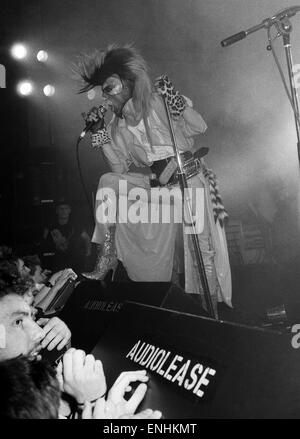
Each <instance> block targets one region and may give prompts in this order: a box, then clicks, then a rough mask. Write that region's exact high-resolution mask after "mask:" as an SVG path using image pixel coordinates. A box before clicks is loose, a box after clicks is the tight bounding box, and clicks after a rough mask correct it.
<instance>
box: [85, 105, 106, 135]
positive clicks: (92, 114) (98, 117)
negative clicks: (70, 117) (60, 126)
mask: <svg viewBox="0 0 300 439" xmlns="http://www.w3.org/2000/svg"><path fill="white" fill-rule="evenodd" d="M81 115H82V117H83V119H84V120H85V123H89V122H92V121H94V122H95V123H94V125H93V126H92V127H91V132H92V133H93V134H95V133H96V132H97V131H98V130H100V129H101V128H102V125H103V113H102V112H101V110H100V109H99V107H93V108H91V109H90V110H89V111H88V113H81Z"/></svg>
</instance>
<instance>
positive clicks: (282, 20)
mask: <svg viewBox="0 0 300 439" xmlns="http://www.w3.org/2000/svg"><path fill="white" fill-rule="evenodd" d="M298 12H300V6H292V7H290V8H286V9H284V10H283V11H281V12H279V13H277V14H276V15H274V16H273V17H271V18H267V19H265V20H263V21H262V23H260V24H259V25H257V26H253V27H252V28H250V29H247V30H246V31H242V32H239V33H238V34H235V35H232V36H231V37H229V38H226V39H225V40H223V41H222V42H221V45H222V47H227V46H229V45H231V44H234V43H236V42H237V41H240V40H242V39H244V38H246V37H247V36H248V35H249V34H251V33H253V32H256V31H258V30H260V29H262V28H265V29H267V30H268V39H269V43H270V45H269V46H268V47H267V49H268V50H272V52H273V56H274V58H275V61H276V63H277V67H278V68H279V71H280V74H281V77H282V80H283V83H284V87H285V89H286V92H287V94H288V97H289V100H290V102H291V106H292V109H293V112H294V119H295V128H296V135H297V152H298V162H299V166H300V117H299V114H300V113H299V101H298V93H297V87H296V81H295V75H294V71H293V55H292V45H291V32H292V30H293V28H292V24H291V22H290V20H289V18H290V17H293V16H294V15H296V14H297V13H298ZM273 25H275V27H276V29H277V32H278V33H277V37H280V36H282V37H283V46H284V49H285V54H286V61H287V70H288V76H289V82H290V92H289V90H288V88H287V86H286V84H285V79H284V76H283V73H282V71H281V67H280V65H279V62H278V60H277V57H276V55H275V51H274V48H273V44H272V40H271V36H270V29H271V27H272V26H273Z"/></svg>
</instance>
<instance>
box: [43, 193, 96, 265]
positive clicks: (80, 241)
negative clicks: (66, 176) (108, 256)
mask: <svg viewBox="0 0 300 439" xmlns="http://www.w3.org/2000/svg"><path fill="white" fill-rule="evenodd" d="M71 213H72V207H71V203H70V202H69V201H68V200H66V199H65V198H62V199H60V200H59V201H58V202H57V204H56V218H55V220H54V221H53V222H52V223H51V224H49V225H47V226H46V227H45V229H44V234H43V240H44V243H43V251H44V252H45V251H46V252H52V253H54V254H55V256H54V260H53V266H52V267H51V268H52V269H53V270H54V271H56V270H61V269H63V268H65V267H66V266H67V267H72V268H73V270H74V271H77V272H80V271H82V270H83V269H84V267H85V264H86V258H88V257H89V256H90V255H91V243H90V237H89V235H88V233H87V231H86V230H85V229H84V228H83V227H82V226H79V225H77V224H75V222H74V220H73V219H72V217H71Z"/></svg>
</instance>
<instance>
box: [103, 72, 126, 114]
mask: <svg viewBox="0 0 300 439" xmlns="http://www.w3.org/2000/svg"><path fill="white" fill-rule="evenodd" d="M102 95H103V97H104V100H105V102H106V103H107V104H108V105H109V106H110V107H111V109H112V111H113V112H114V113H115V114H116V115H117V116H119V117H120V116H121V115H122V110H123V107H124V105H125V104H126V102H127V101H128V100H129V99H130V98H131V91H130V88H129V86H128V85H126V83H124V82H123V81H121V79H120V77H119V76H118V75H112V76H109V77H108V78H107V79H106V81H105V82H104V84H103V85H102Z"/></svg>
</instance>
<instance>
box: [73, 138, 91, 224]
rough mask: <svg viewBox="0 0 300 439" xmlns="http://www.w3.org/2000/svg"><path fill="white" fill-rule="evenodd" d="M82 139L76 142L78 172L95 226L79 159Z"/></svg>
mask: <svg viewBox="0 0 300 439" xmlns="http://www.w3.org/2000/svg"><path fill="white" fill-rule="evenodd" d="M81 140H82V139H81V137H78V139H77V142H76V161H77V167H78V172H79V178H80V182H81V186H82V189H83V192H84V195H85V198H86V202H87V205H88V208H89V212H90V215H91V218H92V224H95V216H94V209H93V207H92V205H91V203H90V199H89V196H88V192H87V188H86V184H85V181H84V178H83V174H82V169H81V165H80V158H79V145H80V141H81Z"/></svg>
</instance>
